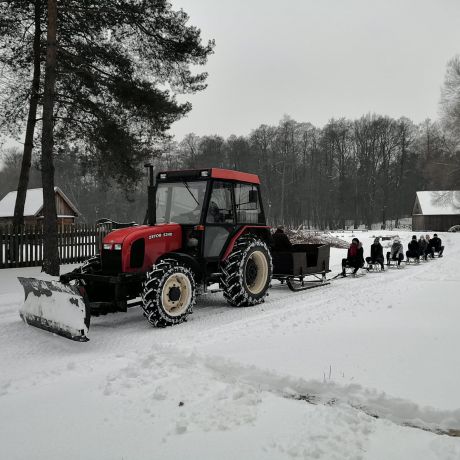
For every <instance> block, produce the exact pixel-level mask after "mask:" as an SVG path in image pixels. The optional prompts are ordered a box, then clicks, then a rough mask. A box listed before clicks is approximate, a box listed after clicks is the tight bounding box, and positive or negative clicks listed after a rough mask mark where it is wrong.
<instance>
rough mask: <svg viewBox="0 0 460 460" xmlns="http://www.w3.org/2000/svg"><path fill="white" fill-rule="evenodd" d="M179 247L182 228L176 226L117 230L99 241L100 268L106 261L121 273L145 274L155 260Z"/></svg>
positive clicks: (167, 225) (141, 226)
mask: <svg viewBox="0 0 460 460" xmlns="http://www.w3.org/2000/svg"><path fill="white" fill-rule="evenodd" d="M120 246H121V247H120ZM181 247H182V227H181V226H180V225H179V224H157V225H140V226H137V227H126V228H120V229H118V230H114V231H113V232H110V233H109V234H108V235H106V236H105V237H104V239H103V240H102V248H101V254H102V265H103V267H104V266H107V262H106V261H108V260H110V261H114V262H113V264H114V266H115V265H116V266H117V267H119V268H118V269H117V270H120V269H121V271H122V272H123V273H133V272H145V271H147V270H149V269H150V268H151V267H152V265H153V264H155V263H156V261H157V259H158V258H159V257H161V256H163V255H164V254H167V253H168V252H173V251H177V250H179V249H180V248H181ZM109 264H112V263H111V262H110V263H109Z"/></svg>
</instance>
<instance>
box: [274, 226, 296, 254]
mask: <svg viewBox="0 0 460 460" xmlns="http://www.w3.org/2000/svg"><path fill="white" fill-rule="evenodd" d="M273 247H274V249H275V251H290V250H291V249H292V243H291V242H290V241H289V238H288V236H287V235H286V233H284V227H283V226H282V225H280V226H279V227H278V228H277V229H276V231H275V233H274V234H273Z"/></svg>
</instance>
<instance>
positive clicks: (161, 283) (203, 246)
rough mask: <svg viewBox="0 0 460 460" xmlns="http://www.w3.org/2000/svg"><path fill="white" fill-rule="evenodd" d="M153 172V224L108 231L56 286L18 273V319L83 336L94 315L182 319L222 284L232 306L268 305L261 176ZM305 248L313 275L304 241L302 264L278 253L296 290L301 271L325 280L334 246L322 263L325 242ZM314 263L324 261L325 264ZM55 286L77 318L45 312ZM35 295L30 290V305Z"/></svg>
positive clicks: (267, 237) (165, 321) (156, 321)
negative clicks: (135, 311)
mask: <svg viewBox="0 0 460 460" xmlns="http://www.w3.org/2000/svg"><path fill="white" fill-rule="evenodd" d="M149 170H150V186H149V194H148V196H149V205H148V212H147V216H148V219H147V225H133V226H128V227H124V228H119V229H116V230H114V231H112V232H111V233H109V234H108V235H107V236H106V237H105V238H104V239H103V241H102V247H101V250H100V254H99V255H97V256H94V257H92V258H90V259H89V260H87V261H86V262H85V263H84V264H83V265H82V266H81V267H79V268H78V269H76V270H74V271H72V272H70V273H67V274H64V275H62V276H61V277H60V283H57V282H46V281H40V280H35V279H27V278H21V279H20V281H21V283H22V284H23V286H24V288H25V291H26V302H25V307H23V308H22V310H21V316H22V318H23V319H24V320H25V321H26V322H27V323H29V324H32V325H35V326H38V327H41V328H43V329H47V330H50V331H53V332H55V333H58V334H60V335H64V336H66V337H68V338H71V339H73V340H80V341H85V340H88V338H87V331H88V328H89V319H90V315H96V316H97V315H101V314H106V313H110V312H117V311H126V310H127V308H129V307H131V306H135V305H140V306H141V307H142V309H143V310H144V315H145V316H146V318H147V320H148V321H149V322H150V323H151V324H152V325H154V326H157V327H164V326H169V325H172V324H177V323H181V322H183V321H185V320H186V318H187V316H188V315H190V313H191V312H192V309H193V306H194V305H195V302H196V297H197V295H198V294H201V293H204V292H206V290H207V289H208V288H209V286H211V285H213V284H216V283H218V284H219V286H220V288H221V289H222V291H223V295H224V297H225V299H226V300H227V302H228V303H229V304H231V305H233V306H237V307H243V306H251V305H256V304H258V303H260V302H263V301H264V298H265V296H266V295H267V290H268V288H269V286H270V283H271V280H272V275H273V265H272V253H271V251H272V248H271V244H270V243H271V233H270V228H269V227H268V226H267V225H266V220H265V214H264V209H263V206H262V200H261V197H260V188H259V184H260V181H259V178H258V176H256V175H254V174H248V173H243V172H237V171H230V170H225V169H218V168H212V169H200V170H189V171H166V172H160V173H159V174H157V180H156V185H155V186H154V184H153V168H152V167H151V166H149ZM308 246H311V247H310V248H309V250H310V252H311V250H313V253H314V254H316V258H315V259H314V260H313V259H312V260H313V262H312V263H310V271H309V268H308V257H309V256H308V250H307V249H308V248H307V249H306V247H305V245H302V248H300V250H298V251H297V252H301V253H302V254H303V258H302V257H301V262H300V265H299V262H296V260H300V259H299V258H298V257H297V255H296V254H295V252H296V251H295V249H294V250H293V251H290V252H288V253H282V252H281V253H279V254H276V258H277V260H279V265H280V267H281V269H282V270H283V273H281V274H276V276H275V277H277V278H279V279H281V280H285V279H287V281H288V282H290V283H291V284H289V285H290V287H291V288H293V286H292V280H293V278H294V277H295V276H298V277H299V281H301V282H302V284H303V276H304V275H307V274H314V273H318V272H321V273H322V276H323V278H322V281H323V282H324V280H325V276H324V275H325V273H326V272H327V271H328V268H329V265H328V264H329V250H328V248H327V257H326V258H324V257H323V258H321V254H319V255H320V259H321V260H320V261H319V262H318V253H319V252H320V250H321V248H319V247H317V248H315V247H314V246H320V245H308ZM291 252H292V254H291ZM305 254H306V256H305ZM286 257H287V258H286ZM310 258H311V257H310ZM326 259H327V260H326ZM292 261H294V266H292ZM289 263H290V264H291V265H289ZM318 263H322V264H323V265H322V266H321V267H320V269H318ZM286 264H287V265H288V266H287V265H286ZM326 265H327V266H326ZM284 267H287V268H284ZM293 289H294V288H293ZM55 291H58V292H59V295H60V296H61V303H66V302H64V301H63V300H62V299H63V296H65V295H67V296H68V302H67V303H66V306H64V305H61V307H60V308H61V309H64V308H68V309H73V310H78V312H79V313H78V314H79V315H80V317H81V321H80V322H79V321H78V320H75V319H76V316H75V312H73V314H74V316H73V317H72V318H73V319H72V320H71V321H68V322H67V324H66V319H65V318H66V317H67V316H69V315H62V314H61V316H60V317H59V320H57V321H56V320H55V318H54V316H53V315H54V313H55V309H54V310H53V308H51V309H47V303H46V302H44V300H46V299H47V298H49V297H50V296H52V295H53V293H54V292H55ZM30 293H33V294H34V296H31V299H30V301H29V294H30ZM37 298H38V299H37ZM139 298H140V300H139ZM37 304H40V307H37ZM61 313H62V311H61ZM62 316H64V319H63V318H62Z"/></svg>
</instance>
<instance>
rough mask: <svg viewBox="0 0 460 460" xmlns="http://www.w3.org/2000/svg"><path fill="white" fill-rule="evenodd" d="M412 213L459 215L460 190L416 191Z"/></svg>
mask: <svg viewBox="0 0 460 460" xmlns="http://www.w3.org/2000/svg"><path fill="white" fill-rule="evenodd" d="M417 201H418V204H419V205H420V209H416V208H417V203H416V206H415V208H414V214H423V215H425V216H446V215H456V214H459V215H460V190H440V191H424V192H417Z"/></svg>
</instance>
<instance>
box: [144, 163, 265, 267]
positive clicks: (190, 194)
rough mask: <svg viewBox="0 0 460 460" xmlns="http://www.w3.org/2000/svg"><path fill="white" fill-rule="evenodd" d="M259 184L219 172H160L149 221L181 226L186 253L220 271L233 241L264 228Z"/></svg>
mask: <svg viewBox="0 0 460 460" xmlns="http://www.w3.org/2000/svg"><path fill="white" fill-rule="evenodd" d="M259 184H260V181H259V178H258V176H256V175H254V174H248V173H243V172H237V171H230V170H225V169H219V168H212V169H202V170H191V171H166V172H160V173H159V174H157V180H156V190H155V217H154V219H151V220H152V221H153V222H154V224H155V225H159V224H167V223H176V224H180V225H181V227H182V237H183V242H182V243H183V244H182V248H183V250H184V251H185V252H186V253H189V254H191V255H193V256H194V257H199V258H201V259H205V260H206V261H207V262H208V263H210V264H211V265H214V267H212V268H213V269H214V271H216V270H217V262H218V261H219V260H220V259H222V257H223V256H224V253H225V249H226V247H227V245H228V241H229V239H231V237H232V236H234V235H235V234H236V233H237V232H238V231H239V230H241V229H242V228H244V227H248V226H249V227H260V226H261V227H265V215H264V211H263V207H262V201H261V199H260V190H259ZM213 262H214V263H213Z"/></svg>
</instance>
